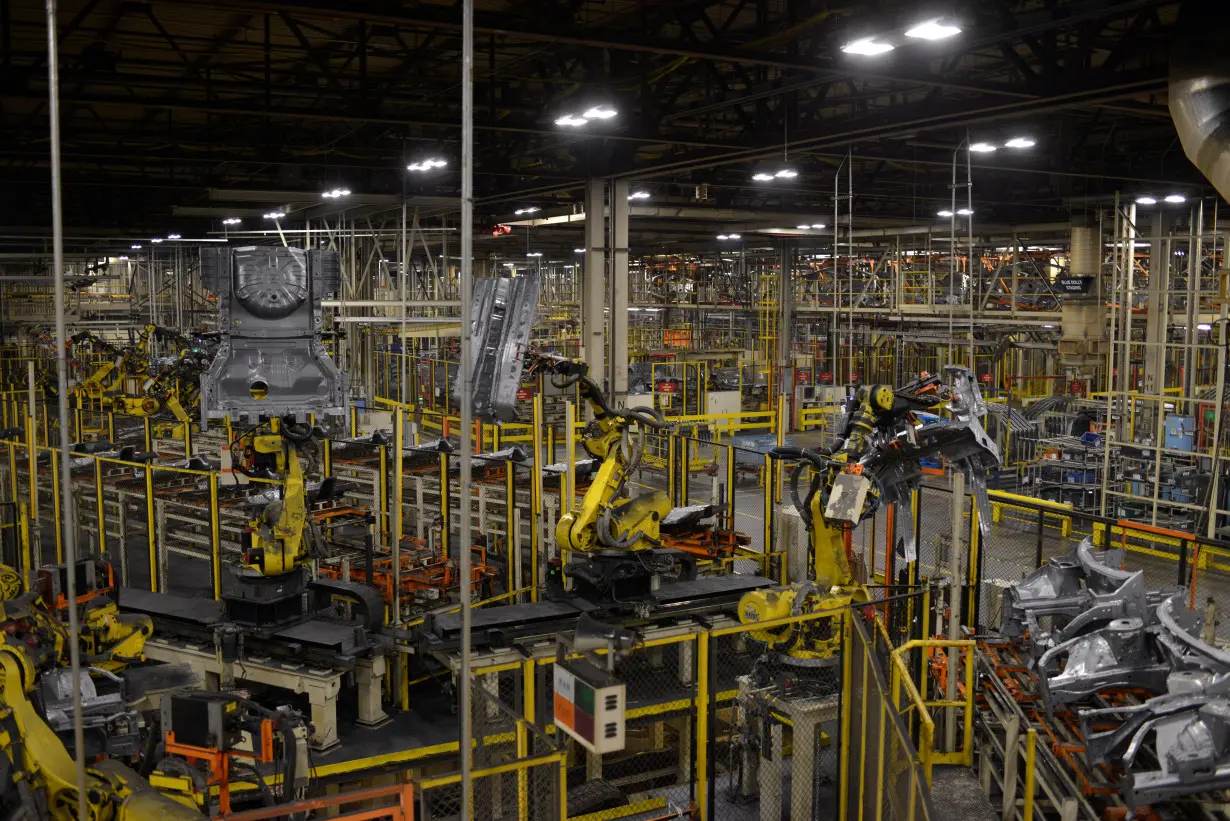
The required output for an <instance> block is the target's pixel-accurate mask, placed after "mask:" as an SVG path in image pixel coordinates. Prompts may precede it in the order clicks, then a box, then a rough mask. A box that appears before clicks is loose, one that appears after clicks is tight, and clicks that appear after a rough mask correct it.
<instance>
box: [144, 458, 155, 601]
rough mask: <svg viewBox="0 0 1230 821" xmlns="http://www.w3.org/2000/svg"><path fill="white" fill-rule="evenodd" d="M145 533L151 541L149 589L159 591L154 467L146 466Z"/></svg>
mask: <svg viewBox="0 0 1230 821" xmlns="http://www.w3.org/2000/svg"><path fill="white" fill-rule="evenodd" d="M145 533H146V537H147V540H148V542H149V589H150V592H153V593H157V592H158V547H157V540H156V538H155V533H154V468H153V465H150V464H147V465H146V466H145Z"/></svg>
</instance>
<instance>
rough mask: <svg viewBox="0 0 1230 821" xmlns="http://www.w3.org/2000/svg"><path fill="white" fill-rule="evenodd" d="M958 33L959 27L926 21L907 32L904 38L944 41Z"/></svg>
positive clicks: (936, 21)
mask: <svg viewBox="0 0 1230 821" xmlns="http://www.w3.org/2000/svg"><path fill="white" fill-rule="evenodd" d="M960 33H961V27H960V26H953V25H948V24H946V23H941V22H940V21H939V20H928V21H927V22H925V23H919V24H918V25H916V26H914V28H912V29H909V30H907V31H906V33H905V36H906V37H914V38H917V39H919V40H944V39H947V38H949V37H952V36H953V35H956V34H960Z"/></svg>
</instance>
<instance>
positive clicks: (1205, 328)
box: [120, 257, 1213, 331]
mask: <svg viewBox="0 0 1230 821" xmlns="http://www.w3.org/2000/svg"><path fill="white" fill-rule="evenodd" d="M120 259H123V257H120ZM1196 330H1197V331H1211V330H1213V326H1212V325H1208V324H1206V323H1204V322H1201V323H1200V324H1199V325H1197V326H1196Z"/></svg>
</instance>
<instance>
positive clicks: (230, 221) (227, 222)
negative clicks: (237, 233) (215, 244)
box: [222, 217, 243, 225]
mask: <svg viewBox="0 0 1230 821" xmlns="http://www.w3.org/2000/svg"><path fill="white" fill-rule="evenodd" d="M241 222H243V220H241V219H240V218H239V217H227V218H226V219H224V220H222V224H223V225H238V224H239V223H241Z"/></svg>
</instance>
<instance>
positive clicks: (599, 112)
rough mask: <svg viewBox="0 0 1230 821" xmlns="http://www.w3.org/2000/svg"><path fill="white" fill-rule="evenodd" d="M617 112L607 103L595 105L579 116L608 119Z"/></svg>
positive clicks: (591, 118) (588, 118)
mask: <svg viewBox="0 0 1230 821" xmlns="http://www.w3.org/2000/svg"><path fill="white" fill-rule="evenodd" d="M618 113H619V112H618V111H616V110H615V109H613V108H611V107H610V106H609V105H596V106H594V107H593V108H591V109H589V110H587V111H586V112H585V113H584V114H582V115H581V116H582V117H584V118H585V119H587V120H609V119H611V118H612V117H614V116H615V115H616V114H618Z"/></svg>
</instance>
